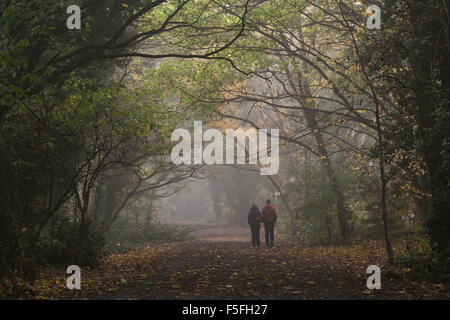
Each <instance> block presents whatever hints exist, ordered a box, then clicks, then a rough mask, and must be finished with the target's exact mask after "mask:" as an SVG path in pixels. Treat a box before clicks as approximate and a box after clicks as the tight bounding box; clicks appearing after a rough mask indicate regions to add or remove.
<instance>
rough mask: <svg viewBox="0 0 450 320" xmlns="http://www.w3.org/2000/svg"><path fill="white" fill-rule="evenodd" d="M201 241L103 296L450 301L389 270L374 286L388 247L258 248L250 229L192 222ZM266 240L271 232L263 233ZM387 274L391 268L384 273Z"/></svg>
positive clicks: (441, 289)
mask: <svg viewBox="0 0 450 320" xmlns="http://www.w3.org/2000/svg"><path fill="white" fill-rule="evenodd" d="M192 228H193V230H194V231H193V236H194V239H193V240H191V241H187V242H186V244H185V245H184V247H183V248H182V250H181V252H180V253H179V254H177V255H175V256H172V257H169V258H167V259H165V260H163V261H162V262H160V263H159V264H158V265H153V266H152V272H151V274H150V275H149V277H148V278H146V279H141V280H137V281H136V282H134V283H130V284H127V285H124V286H122V287H121V288H120V289H119V290H118V291H115V292H111V293H109V294H107V295H104V296H101V297H99V299H264V300H265V299H423V298H433V299H449V297H450V296H449V287H448V285H442V284H431V283H417V282H413V281H409V280H406V279H391V278H389V277H387V276H384V277H383V276H382V289H381V290H368V289H367V287H366V279H367V277H368V275H367V274H366V273H365V269H366V268H367V267H368V266H369V265H370V264H377V265H379V266H380V267H381V268H382V272H383V270H384V269H383V266H384V264H385V261H384V260H385V259H384V257H383V255H384V253H383V252H384V251H383V249H382V248H381V249H380V248H378V247H377V246H376V245H375V244H370V243H369V244H367V246H364V247H358V248H355V247H354V246H353V247H349V248H346V247H341V248H326V247H319V248H313V249H311V248H302V247H301V246H299V245H293V244H289V243H287V242H286V241H281V240H280V239H276V243H275V247H273V248H265V247H261V248H259V249H257V248H252V247H251V245H250V243H249V230H248V229H246V228H235V227H223V226H214V225H192ZM261 240H263V234H262V233H261ZM382 275H383V273H382Z"/></svg>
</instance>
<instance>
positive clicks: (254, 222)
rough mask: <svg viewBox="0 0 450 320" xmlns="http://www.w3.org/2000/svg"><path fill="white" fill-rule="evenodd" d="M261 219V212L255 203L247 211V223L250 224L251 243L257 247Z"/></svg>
mask: <svg viewBox="0 0 450 320" xmlns="http://www.w3.org/2000/svg"><path fill="white" fill-rule="evenodd" d="M261 221H262V217H261V213H260V212H259V209H258V207H257V206H256V204H254V205H252V207H251V208H250V212H249V213H248V224H249V225H250V230H251V232H252V244H253V246H254V247H256V246H258V247H259V229H260V226H261Z"/></svg>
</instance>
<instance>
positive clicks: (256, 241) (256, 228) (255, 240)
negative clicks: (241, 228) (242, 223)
mask: <svg viewBox="0 0 450 320" xmlns="http://www.w3.org/2000/svg"><path fill="white" fill-rule="evenodd" d="M259 227H260V226H259V225H250V230H251V231H252V245H253V246H254V247H255V246H258V247H259Z"/></svg>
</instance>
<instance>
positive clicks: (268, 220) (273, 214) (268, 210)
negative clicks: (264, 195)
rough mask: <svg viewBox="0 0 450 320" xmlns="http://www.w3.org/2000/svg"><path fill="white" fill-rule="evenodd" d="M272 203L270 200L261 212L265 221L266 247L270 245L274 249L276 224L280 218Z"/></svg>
mask: <svg viewBox="0 0 450 320" xmlns="http://www.w3.org/2000/svg"><path fill="white" fill-rule="evenodd" d="M270 202H271V201H270V199H268V200H267V201H266V205H265V206H264V208H263V209H262V211H261V215H262V216H263V219H264V231H265V232H266V247H268V246H269V245H270V246H271V247H273V243H274V229H275V222H277V218H278V214H277V210H275V208H274V207H273V206H272V204H271V203H270ZM269 240H270V242H269Z"/></svg>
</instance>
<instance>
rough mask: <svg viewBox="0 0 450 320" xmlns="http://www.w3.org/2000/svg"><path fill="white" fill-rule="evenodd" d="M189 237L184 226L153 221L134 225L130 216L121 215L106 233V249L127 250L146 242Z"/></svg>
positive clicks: (163, 241) (177, 239) (114, 251)
mask: <svg viewBox="0 0 450 320" xmlns="http://www.w3.org/2000/svg"><path fill="white" fill-rule="evenodd" d="M190 237H191V236H190V229H188V228H186V227H181V226H176V225H170V224H164V223H155V222H151V223H145V224H139V225H138V226H136V224H135V223H134V221H133V218H132V217H131V216H127V215H123V216H121V217H120V218H119V219H118V220H117V221H116V223H114V225H113V226H112V228H111V230H110V231H109V232H108V234H107V245H106V250H107V251H108V252H113V253H118V252H127V251H129V250H131V249H133V248H135V247H137V246H140V245H145V244H146V243H167V242H174V241H184V240H188V239H190Z"/></svg>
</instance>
